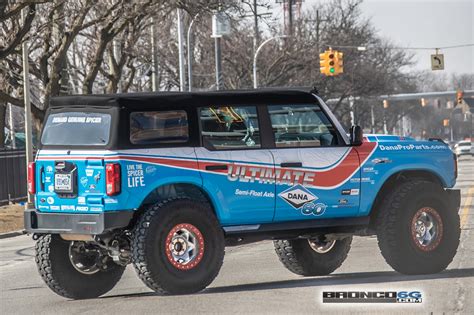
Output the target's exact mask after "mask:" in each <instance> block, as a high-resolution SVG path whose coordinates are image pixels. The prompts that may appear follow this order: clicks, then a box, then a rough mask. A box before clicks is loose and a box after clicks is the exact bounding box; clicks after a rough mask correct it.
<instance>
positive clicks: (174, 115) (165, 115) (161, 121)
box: [130, 110, 189, 144]
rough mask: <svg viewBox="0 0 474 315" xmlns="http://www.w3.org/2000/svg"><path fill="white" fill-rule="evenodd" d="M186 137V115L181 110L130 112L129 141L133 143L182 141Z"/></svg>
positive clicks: (187, 133) (187, 135)
mask: <svg viewBox="0 0 474 315" xmlns="http://www.w3.org/2000/svg"><path fill="white" fill-rule="evenodd" d="M188 139H189V131H188V116H187V114H186V112H185V111H183V110H170V111H159V112H134V113H131V114H130V142H131V143H133V144H166V143H184V142H187V141H188Z"/></svg>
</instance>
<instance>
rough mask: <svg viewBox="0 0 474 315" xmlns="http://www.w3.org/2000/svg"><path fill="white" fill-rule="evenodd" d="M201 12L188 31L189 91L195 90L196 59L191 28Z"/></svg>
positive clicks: (193, 19) (190, 24)
mask: <svg viewBox="0 0 474 315" xmlns="http://www.w3.org/2000/svg"><path fill="white" fill-rule="evenodd" d="M198 16H199V13H197V14H196V15H195V16H194V17H193V18H192V20H191V22H190V23H189V26H188V32H187V41H188V91H189V92H191V91H192V90H193V59H194V43H193V42H192V40H193V39H192V36H191V30H192V27H193V24H194V21H196V19H197V17H198Z"/></svg>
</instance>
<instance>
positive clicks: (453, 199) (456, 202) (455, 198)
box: [446, 189, 461, 211]
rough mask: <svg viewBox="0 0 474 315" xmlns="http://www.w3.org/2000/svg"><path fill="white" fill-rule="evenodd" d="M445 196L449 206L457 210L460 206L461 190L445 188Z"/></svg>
mask: <svg viewBox="0 0 474 315" xmlns="http://www.w3.org/2000/svg"><path fill="white" fill-rule="evenodd" d="M446 196H447V199H448V204H449V208H450V209H452V210H454V211H458V210H459V207H461V190H460V189H446Z"/></svg>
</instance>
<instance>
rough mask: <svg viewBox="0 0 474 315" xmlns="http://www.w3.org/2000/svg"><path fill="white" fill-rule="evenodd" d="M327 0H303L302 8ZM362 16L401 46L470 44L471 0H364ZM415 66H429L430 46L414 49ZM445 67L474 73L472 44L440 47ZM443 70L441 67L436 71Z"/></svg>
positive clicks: (473, 25)
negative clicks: (443, 48) (423, 48)
mask: <svg viewBox="0 0 474 315" xmlns="http://www.w3.org/2000/svg"><path fill="white" fill-rule="evenodd" d="M327 1H330V0H305V1H304V4H303V9H304V8H307V7H308V6H312V5H314V4H317V3H321V2H327ZM361 11H362V14H363V16H365V17H367V18H370V19H371V21H372V23H373V25H374V27H375V28H376V29H377V30H378V32H379V35H380V36H382V37H384V38H386V39H389V40H390V41H392V42H393V44H394V45H396V46H402V47H442V46H452V45H460V44H474V0H365V1H364V2H363V3H362V5H361ZM413 52H414V53H415V59H414V61H415V64H414V66H413V67H414V68H415V70H430V69H431V61H430V55H431V54H434V53H435V51H434V50H414V51H413ZM440 53H442V54H444V61H445V70H444V72H446V73H447V74H451V73H472V74H474V46H471V47H463V48H454V49H446V50H441V51H440ZM437 72H443V71H437Z"/></svg>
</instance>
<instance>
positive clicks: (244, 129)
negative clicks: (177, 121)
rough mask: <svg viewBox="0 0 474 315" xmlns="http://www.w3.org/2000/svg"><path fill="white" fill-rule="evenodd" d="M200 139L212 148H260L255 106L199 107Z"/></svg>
mask: <svg viewBox="0 0 474 315" xmlns="http://www.w3.org/2000/svg"><path fill="white" fill-rule="evenodd" d="M200 119H201V130H202V139H203V143H204V145H205V146H206V147H208V148H211V149H214V150H229V149H249V148H260V131H259V126H258V118H257V108H256V107H255V106H220V107H205V108H201V112H200Z"/></svg>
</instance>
